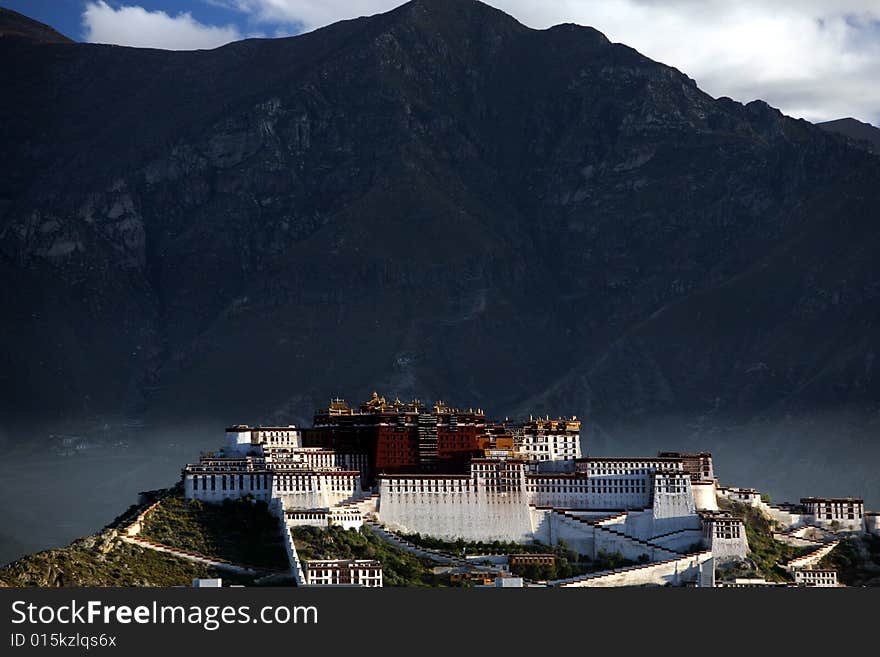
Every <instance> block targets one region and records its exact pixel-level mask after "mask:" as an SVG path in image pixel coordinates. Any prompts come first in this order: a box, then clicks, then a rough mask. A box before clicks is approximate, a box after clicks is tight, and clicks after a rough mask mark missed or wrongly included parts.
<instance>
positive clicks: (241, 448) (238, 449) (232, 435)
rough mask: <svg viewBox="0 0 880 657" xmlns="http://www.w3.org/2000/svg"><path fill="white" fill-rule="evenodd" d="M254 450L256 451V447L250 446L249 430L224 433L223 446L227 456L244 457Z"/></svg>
mask: <svg viewBox="0 0 880 657" xmlns="http://www.w3.org/2000/svg"><path fill="white" fill-rule="evenodd" d="M254 449H256V446H255V445H253V444H251V430H250V429H241V430H229V431H227V432H226V444H225V446H224V451H225V452H226V453H227V454H229V455H235V454H241V455H244V454H247V453H248V452H250V451H251V450H254Z"/></svg>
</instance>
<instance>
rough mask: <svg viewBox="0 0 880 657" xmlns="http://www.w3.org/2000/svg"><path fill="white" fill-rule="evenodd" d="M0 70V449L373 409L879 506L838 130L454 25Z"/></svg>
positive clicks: (510, 22) (878, 308)
mask: <svg viewBox="0 0 880 657" xmlns="http://www.w3.org/2000/svg"><path fill="white" fill-rule="evenodd" d="M0 32H2V30H0ZM4 34H5V32H4ZM0 58H2V61H3V62H4V66H3V67H2V68H0V88H3V89H4V94H3V101H2V103H0V143H2V144H3V154H4V157H3V158H2V161H0V303H2V305H3V308H4V309H5V310H4V312H3V313H2V315H0V331H2V334H3V335H4V340H3V341H2V344H0V400H2V401H0V422H2V424H0V426H3V427H4V428H5V430H6V435H7V438H9V437H12V436H16V437H17V436H21V435H31V433H30V432H31V430H32V428H33V427H34V426H36V425H37V424H39V425H40V426H41V427H42V426H45V427H58V426H72V424H71V423H73V424H76V423H80V424H83V425H85V424H88V423H90V422H91V423H93V422H123V421H126V420H128V421H132V420H136V421H137V422H145V423H146V424H147V426H155V427H165V426H174V425H175V423H177V422H179V421H181V420H183V419H186V421H187V422H188V423H192V422H197V421H200V420H204V421H205V422H212V423H215V424H217V426H222V425H223V424H225V423H229V422H235V421H252V422H253V421H285V422H286V421H304V420H307V419H309V417H310V414H311V412H312V411H313V409H314V407H316V406H318V405H319V404H323V403H324V402H325V400H326V399H327V398H328V397H330V396H331V395H336V394H343V395H346V396H348V397H349V398H353V397H360V396H364V395H366V394H367V393H368V392H369V391H371V390H373V389H374V388H376V389H382V390H383V391H384V392H385V393H386V394H391V395H394V394H398V395H400V396H401V397H406V396H414V395H417V396H420V397H428V398H432V397H442V398H444V399H448V400H449V401H451V402H453V403H454V402H459V403H464V404H467V405H471V404H473V405H480V406H483V407H484V408H486V409H487V410H488V411H489V412H490V413H492V414H493V415H503V414H506V413H527V412H530V411H537V412H549V413H577V414H578V415H581V416H585V417H586V418H588V421H589V427H590V428H589V431H590V434H589V440H590V441H592V442H591V445H593V446H596V448H597V449H602V448H603V447H606V448H608V449H614V450H615V451H629V452H632V451H635V450H641V449H642V448H643V447H644V446H647V447H646V448H648V449H656V446H657V444H658V443H659V442H661V441H663V442H664V444H665V445H667V446H669V447H705V448H709V449H714V450H715V451H716V452H720V453H722V454H727V456H728V458H729V459H730V460H729V461H728V463H733V459H734V457H735V456H736V455H740V456H743V455H744V456H743V458H745V456H747V457H748V461H749V462H752V463H754V462H759V463H761V464H762V465H761V466H760V467H759V468H758V470H761V471H762V472H763V475H764V476H766V477H770V478H771V481H777V483H779V482H780V481H782V482H783V483H784V482H785V481H788V480H786V477H788V478H793V477H804V478H805V479H808V480H811V481H815V477H814V476H813V475H818V476H819V477H820V478H822V479H820V483H822V482H824V487H823V486H822V485H818V484H817V485H816V486H815V487H814V488H813V489H812V490H813V491H814V492H816V493H817V494H818V493H821V492H823V491H824V492H836V489H835V487H836V486H838V484H837V483H836V480H834V478H833V477H834V476H835V473H836V474H839V475H841V477H843V476H844V475H846V477H848V479H847V481H844V480H843V478H841V480H840V482H841V483H840V485H841V486H843V487H847V488H852V489H854V490H855V491H858V492H864V494H866V495H868V496H870V495H872V494H874V495H877V497H878V499H880V490H878V484H877V482H876V477H875V476H874V475H873V472H874V469H873V466H871V465H870V463H871V462H872V461H870V459H871V458H876V457H878V456H880V446H878V441H877V440H876V435H877V428H878V419H880V409H878V403H877V402H878V400H880V377H878V376H877V373H876V368H875V360H876V354H877V353H878V349H880V344H878V343H880V330H878V328H880V327H878V324H880V303H878V301H880V269H878V267H880V265H878V259H877V258H876V254H877V253H878V252H880V225H878V220H877V207H878V201H880V198H878V197H880V185H878V184H877V183H878V181H880V159H878V158H877V156H876V155H874V154H872V153H870V152H868V151H866V150H865V149H863V148H858V147H856V146H854V144H853V143H852V142H850V141H849V140H847V139H846V138H843V137H841V136H839V135H836V134H833V133H829V132H827V131H825V130H823V129H820V128H818V127H816V126H813V125H811V124H809V123H807V122H805V121H801V120H794V119H791V118H788V117H785V116H783V115H782V114H781V113H780V112H778V111H777V110H775V109H774V108H772V107H770V106H768V105H767V104H766V103H764V102H761V101H755V102H751V103H748V104H746V105H743V104H740V103H738V102H734V101H732V100H730V99H727V98H719V99H714V98H712V97H710V96H709V95H707V94H705V93H703V92H702V91H701V90H700V89H699V88H698V87H697V85H696V84H695V82H694V81H693V80H691V79H690V78H688V77H687V76H686V75H685V74H683V73H681V72H679V71H677V70H675V69H673V68H670V67H668V66H665V65H663V64H661V63H658V62H654V61H652V60H650V59H648V58H646V57H644V56H642V55H640V54H639V53H638V52H636V51H634V50H632V49H631V48H628V47H626V46H625V45H621V44H614V43H610V42H609V41H608V39H606V38H605V37H604V36H603V35H602V34H601V33H599V32H597V31H596V30H594V29H591V28H588V27H579V26H575V25H559V26H556V27H553V28H551V29H548V30H541V31H539V30H532V29H529V28H526V27H524V26H523V25H521V24H519V23H518V22H517V21H516V20H514V19H513V18H512V17H510V16H507V15H506V14H503V13H502V12H500V11H497V10H495V9H492V8H490V7H488V6H486V5H484V4H481V3H479V2H475V1H472V0H454V1H450V2H442V3H440V2H430V1H428V0H415V1H414V2H410V3H408V4H406V5H403V6H401V7H400V8H398V9H396V10H394V11H392V12H389V13H386V14H381V15H377V16H373V17H369V18H362V19H357V20H352V21H345V22H342V23H337V24H335V25H331V26H329V27H327V28H324V29H321V30H317V31H315V32H312V33H309V34H305V35H302V36H298V37H295V38H288V39H273V40H247V41H242V42H238V43H233V44H230V45H228V46H224V47H222V48H218V49H216V50H212V51H198V52H167V51H157V50H143V49H132V48H122V47H114V46H104V45H91V44H78V43H63V42H48V43H47V42H45V40H36V41H35V40H33V39H28V38H24V37H21V36H15V35H13V36H3V37H0ZM25 429H27V430H28V432H29V433H27V434H24V433H23V432H24V430H25ZM743 462H744V463H745V462H746V461H745V460H744V461H743ZM728 467H732V468H733V470H734V471H735V472H749V473H754V470H752V469H750V468H749V466H745V467H744V468H743V467H741V466H739V465H737V466H730V465H729V466H728ZM773 478H776V479H773ZM730 483H734V482H730ZM755 483H758V482H755ZM866 487H867V490H866ZM872 487H873V488H872ZM817 489H819V490H817ZM832 489H833V490H832Z"/></svg>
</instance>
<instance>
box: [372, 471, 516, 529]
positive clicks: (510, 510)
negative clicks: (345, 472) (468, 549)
mask: <svg viewBox="0 0 880 657" xmlns="http://www.w3.org/2000/svg"><path fill="white" fill-rule="evenodd" d="M413 481H414V480H398V479H381V480H380V484H379V508H378V515H379V519H380V520H381V522H382V523H384V524H386V525H388V526H389V527H390V528H392V529H394V530H396V531H399V532H403V533H414V532H415V533H419V534H427V535H430V536H436V537H438V538H444V539H456V538H463V539H465V540H469V541H494V540H499V541H529V540H532V528H531V520H530V517H529V506H528V501H527V499H526V494H525V491H523V490H517V491H509V492H494V491H493V492H490V491H487V490H486V489H485V488H483V487H480V486H476V485H474V483H473V482H472V480H471V479H470V477H467V478H466V479H465V478H456V479H449V480H446V479H435V478H432V479H430V480H428V481H430V482H433V483H435V484H436V485H434V486H429V487H427V488H426V489H425V490H421V489H418V490H417V489H416V488H415V486H414V484H413V483H411V482H413ZM404 482H407V483H404ZM441 482H448V486H447V487H446V490H443V486H442V484H441ZM462 484H466V485H462Z"/></svg>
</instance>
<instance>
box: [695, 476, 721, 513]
mask: <svg viewBox="0 0 880 657" xmlns="http://www.w3.org/2000/svg"><path fill="white" fill-rule="evenodd" d="M691 490H693V493H694V506H695V507H696V509H697V511H718V498H717V496H716V494H715V482H714V481H692V482H691Z"/></svg>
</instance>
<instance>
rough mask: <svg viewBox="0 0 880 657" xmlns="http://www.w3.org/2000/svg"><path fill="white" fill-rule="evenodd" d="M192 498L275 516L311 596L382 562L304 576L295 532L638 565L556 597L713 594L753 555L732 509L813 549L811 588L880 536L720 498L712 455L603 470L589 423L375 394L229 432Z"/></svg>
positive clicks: (867, 528)
mask: <svg viewBox="0 0 880 657" xmlns="http://www.w3.org/2000/svg"><path fill="white" fill-rule="evenodd" d="M183 484H184V492H185V496H186V497H187V498H189V499H199V500H204V501H207V502H219V501H222V500H224V499H228V498H238V497H247V496H251V497H252V498H254V499H257V500H264V501H266V502H268V503H269V505H270V508H271V509H272V510H273V512H274V513H276V514H277V515H278V517H279V519H280V520H281V521H282V522H280V523H279V524H280V526H281V527H282V528H283V529H282V531H283V534H284V538H285V544H286V546H287V550H288V556H289V561H290V567H291V571H292V573H293V576H294V578H295V580H296V582H297V583H298V584H300V585H318V584H354V585H364V586H381V585H382V566H381V564H380V563H378V562H376V561H362V560H348V561H345V560H332V559H331V560H326V559H325V560H320V561H312V562H302V561H301V560H300V558H299V556H298V554H297V549H296V545H295V544H294V541H293V539H292V538H291V534H290V530H291V529H292V528H294V527H298V526H303V525H311V526H318V527H329V526H332V525H339V526H341V527H343V528H360V527H362V526H363V525H364V524H365V523H366V524H369V525H370V528H371V529H372V530H373V531H375V532H377V533H378V534H379V535H381V536H382V537H384V538H386V539H387V540H389V541H392V542H395V543H396V544H397V545H399V546H401V547H403V548H407V547H409V548H412V549H415V548H414V546H411V545H408V544H407V542H406V541H405V540H404V539H403V538H401V535H402V534H412V533H418V534H420V535H423V536H431V537H437V538H441V539H448V540H456V539H463V540H465V541H494V540H499V541H507V542H518V543H534V542H538V543H541V544H545V545H548V546H556V545H560V544H564V545H565V546H567V547H568V548H569V549H571V550H574V551H576V552H577V553H578V554H580V555H584V556H586V557H588V558H590V559H596V558H600V557H601V555H607V554H616V555H620V556H622V557H623V558H624V559H626V560H628V561H630V562H634V563H635V564H637V565H633V566H628V567H625V568H619V569H614V570H606V571H602V572H593V573H588V574H584V575H580V576H577V577H572V578H569V579H564V580H556V581H550V582H547V583H546V585H548V586H560V587H572V586H638V585H690V586H715V585H716V583H715V574H716V568H717V567H718V566H719V565H721V564H724V563H725V562H730V561H732V560H738V559H742V558H744V557H746V555H747V552H748V541H747V537H746V530H745V526H744V523H743V519H742V518H741V517H737V516H735V515H732V514H730V513H725V512H723V511H721V510H720V509H719V501H720V500H722V499H729V500H732V501H735V502H739V503H742V504H746V505H749V506H752V507H755V508H756V509H758V510H759V511H760V512H761V513H763V514H764V515H766V516H767V518H769V519H771V520H773V521H775V522H776V523H778V524H777V527H779V528H780V531H779V533H778V534H777V535H776V536H777V538H778V539H779V540H782V541H784V542H787V543H789V544H791V545H798V546H802V547H806V548H810V549H809V550H808V551H806V553H805V554H804V556H802V557H800V558H798V559H796V560H794V561H793V562H791V563H789V564H786V565H785V567H786V568H788V569H789V571H790V572H791V573H792V578H793V580H794V581H795V582H796V583H798V584H802V585H809V586H833V585H836V583H837V579H836V574H835V573H834V572H833V571H831V572H828V571H827V570H821V569H819V568H817V565H818V563H819V561H820V560H821V559H822V558H823V557H824V556H826V555H827V554H828V553H829V552H830V551H831V550H832V549H834V547H835V545H836V544H837V543H836V537H837V536H839V535H840V533H841V532H871V533H880V516H878V514H877V513H867V512H865V509H864V504H863V502H862V500H861V499H858V498H834V499H824V498H813V497H808V498H804V499H802V500H801V502H800V504H787V505H770V504H768V503H766V502H765V501H764V500H762V497H761V494H760V493H759V492H758V491H756V490H753V489H743V488H731V487H725V486H722V485H720V484H719V482H718V479H717V478H716V476H715V471H714V466H713V462H712V457H711V455H710V454H708V453H696V454H684V453H675V452H660V453H659V454H658V455H657V456H645V457H619V458H607V457H601V458H600V457H590V456H585V455H583V454H582V453H581V442H580V422H579V421H578V419H577V418H576V417H572V418H568V419H550V418H549V417H545V418H530V419H529V420H528V421H525V422H509V421H502V422H492V421H487V420H486V417H485V415H484V412H483V411H482V410H481V409H458V408H452V407H450V406H447V405H446V404H444V403H443V402H437V403H436V404H434V405H433V406H431V407H428V406H426V405H425V404H422V403H421V402H419V401H413V402H406V403H404V402H401V401H400V400H394V401H392V402H389V401H386V400H385V399H384V398H382V397H380V396H379V395H378V394H376V393H374V394H373V396H372V398H371V399H370V400H369V401H367V402H366V403H364V404H363V405H361V406H360V407H359V408H356V409H355V408H351V407H349V406H348V405H347V404H346V403H345V402H343V401H342V400H339V399H337V400H334V401H333V402H332V403H331V404H330V406H329V407H328V408H327V409H325V410H322V411H319V412H318V413H316V415H315V421H314V426H313V427H311V428H298V427H294V426H286V427H250V426H246V425H238V426H233V427H230V428H228V429H227V430H226V443H225V446H224V447H223V449H222V451H221V452H219V453H217V454H206V455H203V456H202V457H201V458H200V460H199V462H198V463H194V464H190V465H187V466H186V467H185V468H184V470H183ZM761 583H762V582H761V581H753V580H743V581H736V582H728V583H727V585H742V586H747V585H758V584H761ZM503 584H504V582H503V581H501V580H499V585H503Z"/></svg>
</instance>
